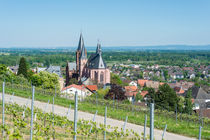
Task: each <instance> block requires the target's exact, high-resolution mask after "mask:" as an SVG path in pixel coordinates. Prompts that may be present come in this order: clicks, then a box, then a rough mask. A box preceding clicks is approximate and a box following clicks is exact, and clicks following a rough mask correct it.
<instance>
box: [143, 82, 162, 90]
mask: <svg viewBox="0 0 210 140" xmlns="http://www.w3.org/2000/svg"><path fill="white" fill-rule="evenodd" d="M159 85H160V83H159V82H157V81H146V87H148V88H154V89H155V90H157V89H158V88H159Z"/></svg>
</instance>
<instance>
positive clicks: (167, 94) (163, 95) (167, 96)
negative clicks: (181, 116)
mask: <svg viewBox="0 0 210 140" xmlns="http://www.w3.org/2000/svg"><path fill="white" fill-rule="evenodd" d="M146 97H147V98H148V101H147V103H148V104H149V103H151V102H154V103H155V107H156V108H159V109H167V110H173V111H174V110H175V107H176V105H177V104H178V101H179V98H178V97H177V95H176V92H175V91H174V90H173V89H172V88H170V86H169V85H168V84H164V85H162V86H160V87H159V89H158V91H157V92H155V90H154V89H153V88H149V90H148V94H147V95H146ZM178 108H179V106H178Z"/></svg>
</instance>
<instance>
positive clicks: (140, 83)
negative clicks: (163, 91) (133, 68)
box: [138, 79, 148, 87]
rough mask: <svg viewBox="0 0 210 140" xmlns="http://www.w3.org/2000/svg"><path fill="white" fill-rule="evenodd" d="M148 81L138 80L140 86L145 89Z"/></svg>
mask: <svg viewBox="0 0 210 140" xmlns="http://www.w3.org/2000/svg"><path fill="white" fill-rule="evenodd" d="M147 81H148V80H144V79H138V84H139V85H140V86H141V87H143V86H144V85H145V83H146V82H147Z"/></svg>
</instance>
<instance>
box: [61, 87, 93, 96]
mask: <svg viewBox="0 0 210 140" xmlns="http://www.w3.org/2000/svg"><path fill="white" fill-rule="evenodd" d="M76 92H77V94H78V98H79V99H84V98H85V97H87V96H90V95H91V94H92V92H91V91H90V90H88V89H87V88H86V87H85V86H84V85H75V84H72V85H70V86H67V87H64V88H63V89H62V90H61V94H62V96H63V97H67V98H70V99H72V98H73V97H74V95H75V93H76Z"/></svg>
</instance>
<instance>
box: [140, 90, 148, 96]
mask: <svg viewBox="0 0 210 140" xmlns="http://www.w3.org/2000/svg"><path fill="white" fill-rule="evenodd" d="M140 94H141V96H142V97H144V96H145V95H147V94H148V91H142V92H141V93H140Z"/></svg>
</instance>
